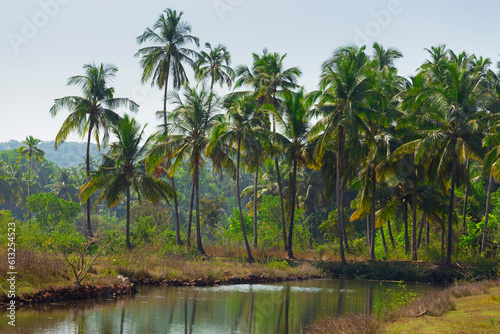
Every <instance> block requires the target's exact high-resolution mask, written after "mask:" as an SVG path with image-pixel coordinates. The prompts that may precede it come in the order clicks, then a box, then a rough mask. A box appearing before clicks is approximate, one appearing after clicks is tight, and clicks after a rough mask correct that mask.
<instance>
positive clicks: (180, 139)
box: [149, 87, 221, 254]
mask: <svg viewBox="0 0 500 334" xmlns="http://www.w3.org/2000/svg"><path fill="white" fill-rule="evenodd" d="M172 96H173V98H174V104H175V105H176V108H175V109H174V111H173V112H172V114H171V115H170V116H169V118H170V120H171V121H172V134H171V135H169V136H168V137H167V138H165V139H162V140H160V141H159V142H158V143H157V144H156V145H155V146H154V147H153V148H152V149H151V151H150V152H149V156H150V157H152V158H153V159H158V158H164V157H165V156H166V155H170V154H171V155H172V157H173V158H172V165H171V167H170V168H169V175H173V173H175V171H176V170H177V168H179V166H181V164H183V163H184V162H185V161H186V159H187V160H188V163H189V168H190V171H191V173H192V191H191V203H193V201H194V200H195V199H194V197H195V195H196V200H195V204H196V247H197V249H198V251H199V252H200V253H201V254H206V253H205V250H204V249H203V245H202V242H201V226H200V210H199V175H200V168H202V167H203V165H204V163H205V159H204V158H205V157H206V155H205V150H206V148H207V146H208V144H209V141H210V140H209V133H210V131H211V129H212V127H213V126H214V124H215V123H216V122H217V121H219V120H220V117H221V116H220V115H219V114H216V113H214V111H213V108H212V109H210V108H209V104H210V101H213V96H212V94H209V93H208V92H207V91H206V90H205V89H204V88H202V89H201V90H200V91H196V89H194V88H189V87H186V88H185V90H184V94H183V98H181V97H180V96H179V94H177V93H173V94H172ZM214 155H217V152H214ZM214 159H215V158H214ZM190 212H192V207H191V211H190ZM190 236H191V225H190V224H189V225H188V235H187V246H188V247H190V246H191V241H190Z"/></svg>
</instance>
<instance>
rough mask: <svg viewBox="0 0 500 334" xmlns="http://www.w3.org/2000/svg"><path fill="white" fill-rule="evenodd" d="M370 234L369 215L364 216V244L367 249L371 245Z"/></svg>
mask: <svg viewBox="0 0 500 334" xmlns="http://www.w3.org/2000/svg"><path fill="white" fill-rule="evenodd" d="M371 235H372V232H371V230H370V215H368V216H366V244H367V245H368V247H370V246H371V244H372V241H371V240H372V238H371Z"/></svg>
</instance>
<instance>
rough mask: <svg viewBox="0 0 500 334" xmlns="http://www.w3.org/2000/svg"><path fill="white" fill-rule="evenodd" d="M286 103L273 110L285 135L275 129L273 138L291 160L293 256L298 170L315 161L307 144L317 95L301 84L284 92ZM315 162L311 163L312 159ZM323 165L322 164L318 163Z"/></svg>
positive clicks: (290, 189)
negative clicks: (310, 95) (278, 109)
mask: <svg viewBox="0 0 500 334" xmlns="http://www.w3.org/2000/svg"><path fill="white" fill-rule="evenodd" d="M281 96H282V98H283V103H282V105H281V110H280V111H279V112H278V111H277V110H276V109H275V108H274V106H271V107H270V108H269V111H270V112H271V113H272V115H273V116H274V117H275V118H276V120H277V121H278V123H279V124H280V125H281V126H282V127H283V135H281V134H279V133H276V132H273V133H272V137H273V138H272V139H273V141H274V142H276V143H278V144H279V147H280V148H281V149H282V150H283V152H284V155H285V157H286V159H287V161H288V164H289V166H290V169H291V174H290V177H289V191H288V194H289V199H290V202H289V204H288V207H289V208H290V213H289V218H290V223H289V225H288V243H287V245H288V248H287V251H288V258H289V259H293V258H294V256H293V247H292V246H293V245H292V240H293V224H294V217H295V206H296V197H297V170H299V171H300V170H301V169H302V167H303V166H304V165H305V164H310V165H312V162H313V160H312V159H310V158H311V156H308V152H307V148H308V144H309V140H308V135H309V129H310V124H309V120H310V119H311V118H312V116H313V106H314V102H315V101H314V99H313V98H310V97H309V98H308V97H307V96H306V94H305V92H304V88H300V89H299V90H298V91H297V92H296V93H292V92H290V91H284V92H283V93H281ZM264 108H266V106H264ZM309 162H311V163H309ZM316 167H319V166H316Z"/></svg>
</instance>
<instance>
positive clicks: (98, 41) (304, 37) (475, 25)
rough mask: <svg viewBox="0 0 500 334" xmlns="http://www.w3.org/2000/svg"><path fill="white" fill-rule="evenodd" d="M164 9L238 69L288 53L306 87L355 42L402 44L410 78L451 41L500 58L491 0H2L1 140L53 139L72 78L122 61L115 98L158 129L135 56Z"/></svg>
mask: <svg viewBox="0 0 500 334" xmlns="http://www.w3.org/2000/svg"><path fill="white" fill-rule="evenodd" d="M165 8H172V9H176V10H178V11H183V12H184V16H183V18H184V19H185V20H186V21H188V22H189V23H190V24H191V26H192V34H193V35H195V36H198V37H199V38H200V42H201V47H203V45H204V44H205V42H210V43H211V44H212V45H216V44H219V43H223V44H224V45H226V46H227V48H228V49H229V51H230V52H231V54H232V58H233V62H232V65H233V66H236V65H238V64H248V65H250V62H251V54H252V53H254V52H255V53H261V52H262V48H264V47H267V48H268V49H269V51H271V52H279V53H282V54H283V53H287V54H288V56H287V58H286V62H285V65H286V67H291V66H299V67H300V68H301V70H302V72H303V75H302V77H301V78H300V83H301V84H302V85H305V87H306V89H307V90H308V91H311V90H313V89H315V88H316V86H317V82H318V76H319V73H320V65H321V63H322V62H323V61H324V60H326V59H327V58H328V57H329V56H330V55H331V54H332V52H333V50H335V49H336V48H338V47H339V46H343V45H346V44H352V43H357V44H369V45H371V44H372V43H373V42H374V41H377V42H379V43H381V44H382V45H383V46H384V47H386V48H387V47H396V48H398V49H399V50H401V51H402V53H403V55H404V58H403V59H402V60H400V61H398V62H397V64H396V65H397V67H398V68H399V70H400V73H401V74H403V75H411V74H414V72H415V69H416V68H417V67H418V66H419V65H420V64H421V63H422V62H423V61H424V60H425V59H426V57H427V53H426V51H425V50H424V48H429V47H431V46H436V45H438V44H443V43H445V44H447V45H448V47H449V48H451V49H453V50H454V51H456V52H459V51H463V50H465V51H467V52H469V53H475V54H476V55H478V56H479V55H480V56H484V57H490V58H491V59H492V61H493V62H494V64H496V62H497V61H498V60H499V56H498V54H499V53H500V45H499V44H498V40H499V36H498V33H499V32H500V29H499V28H500V24H499V23H498V13H499V12H500V3H499V2H497V1H491V0H480V1H474V2H472V1H465V0H455V1H439V0H434V1H427V0H420V1H416V0H414V1H412V0H387V1H378V0H351V1H332V0H330V1H327V0H311V1H307V2H306V1H298V0H287V1H284V0H266V1H264V0H183V1H181V0H167V1H158V0H145V1H130V0H122V1H118V0H100V1H97V0H86V1H83V0H23V1H2V5H1V6H0V9H1V10H0V31H1V39H0V50H1V53H0V54H1V55H0V57H1V58H0V59H1V61H0V73H1V76H0V101H1V102H0V108H1V123H0V124H1V125H0V142H3V141H8V140H10V139H16V140H23V139H25V138H26V136H28V135H33V136H35V137H36V138H39V139H41V140H44V141H47V140H53V139H54V138H55V136H56V134H57V131H58V130H59V128H60V126H61V124H62V122H63V120H64V118H65V117H66V116H67V113H68V112H67V111H66V110H62V111H61V112H60V114H59V115H58V116H57V117H56V118H51V116H50V114H49V113H48V111H49V109H50V108H51V106H52V105H53V102H54V99H55V98H60V97H63V96H68V95H80V91H79V89H78V88H76V87H68V86H66V82H67V80H68V78H69V77H71V76H73V75H80V74H84V71H83V69H82V66H83V65H84V64H86V63H89V62H92V61H94V62H96V63H101V62H103V63H112V64H114V65H116V66H117V67H118V69H119V70H118V73H117V77H116V79H115V81H114V82H113V86H114V87H115V89H116V97H129V98H131V99H133V100H134V101H136V102H137V103H138V104H139V105H140V109H139V112H138V113H137V115H136V116H135V117H136V118H137V119H138V120H139V122H140V123H141V124H145V123H148V124H149V125H148V128H147V129H149V131H150V132H152V131H155V130H156V126H157V124H158V121H157V120H156V118H155V116H154V115H155V112H156V111H157V110H161V108H162V94H161V92H159V91H158V90H157V89H156V88H151V86H150V85H149V84H146V85H142V84H141V81H140V77H141V68H140V66H139V61H138V59H137V58H134V57H133V55H134V54H135V53H136V52H137V50H138V48H139V46H138V45H137V43H136V37H137V36H138V35H140V34H142V32H143V31H144V29H145V28H146V27H151V26H152V25H153V23H154V22H155V21H156V20H157V19H158V17H159V15H160V13H161V12H162V11H163V10H164V9H165ZM369 52H370V53H371V52H372V50H371V48H369ZM192 83H193V82H192ZM123 112H124V111H123V110H121V111H120V113H121V114H123ZM69 140H71V141H81V138H80V137H79V136H77V135H74V136H71V137H70V138H69Z"/></svg>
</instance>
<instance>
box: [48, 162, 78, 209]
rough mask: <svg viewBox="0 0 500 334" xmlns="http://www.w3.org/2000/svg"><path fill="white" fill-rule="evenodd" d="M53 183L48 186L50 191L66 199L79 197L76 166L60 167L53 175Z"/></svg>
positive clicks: (74, 199)
mask: <svg viewBox="0 0 500 334" xmlns="http://www.w3.org/2000/svg"><path fill="white" fill-rule="evenodd" d="M51 181H52V182H51V184H49V185H48V186H47V188H49V190H50V192H51V193H53V194H55V195H56V196H57V197H58V198H61V199H64V200H66V201H76V200H77V199H78V189H77V187H76V175H75V169H74V168H64V167H61V168H59V169H58V170H57V171H56V172H55V173H54V174H53V175H52V177H51Z"/></svg>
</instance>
